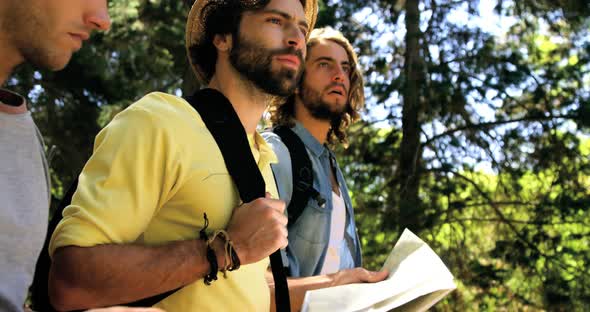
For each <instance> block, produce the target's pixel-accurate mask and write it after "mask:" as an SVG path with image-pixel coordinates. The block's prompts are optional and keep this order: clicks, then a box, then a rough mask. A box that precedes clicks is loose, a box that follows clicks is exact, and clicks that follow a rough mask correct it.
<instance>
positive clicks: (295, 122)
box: [263, 28, 387, 286]
mask: <svg viewBox="0 0 590 312" xmlns="http://www.w3.org/2000/svg"><path fill="white" fill-rule="evenodd" d="M363 104H364V91H363V78H362V75H361V72H360V70H359V66H358V60H357V55H356V53H355V52H354V49H353V47H352V45H351V44H350V42H349V41H348V40H347V39H346V38H345V37H344V36H343V35H342V33H340V32H339V31H336V30H334V29H332V28H322V29H314V30H313V32H312V33H311V35H310V38H309V40H308V42H307V59H306V61H305V71H304V74H303V78H302V80H301V83H300V85H299V87H298V88H297V90H296V91H295V94H294V95H293V96H291V97H290V98H289V99H288V100H287V101H286V102H283V103H282V104H280V105H277V106H273V107H272V108H271V110H270V111H271V120H272V122H273V125H274V126H277V125H278V126H282V127H283V129H282V130H283V131H285V130H289V131H291V133H293V135H294V136H295V137H296V138H298V139H299V140H301V143H302V146H304V148H305V151H304V153H305V152H306V155H307V156H308V157H309V159H310V162H311V165H312V168H311V170H312V171H313V186H312V187H313V189H314V190H315V191H314V192H313V193H315V194H316V195H315V196H310V197H309V198H306V201H305V202H300V203H299V204H301V203H302V204H303V205H302V206H301V207H297V208H296V207H295V206H294V205H296V203H294V201H291V199H292V196H293V194H294V191H293V183H294V182H293V173H292V165H291V155H293V154H291V153H290V149H291V150H292V149H294V148H296V147H294V146H293V145H288V144H287V143H289V144H293V143H291V141H290V140H288V139H287V140H285V142H283V140H282V139H281V137H280V136H279V135H277V134H276V133H274V132H265V133H264V134H263V135H264V137H265V139H266V140H267V141H268V143H269V145H271V146H272V148H273V150H274V151H275V153H276V155H277V157H278V159H279V162H278V163H277V164H274V165H273V166H272V168H273V172H274V174H275V178H276V182H277V185H278V191H279V194H280V196H281V197H280V198H281V199H283V200H285V201H286V203H287V205H288V206H287V212H288V213H291V211H292V210H294V209H300V211H301V212H300V215H299V216H298V218H297V219H296V221H295V222H293V219H290V224H289V227H288V229H289V244H288V247H287V256H288V259H289V273H290V275H291V276H293V277H306V276H319V275H321V276H324V278H323V279H324V280H325V283H326V285H328V286H331V285H340V284H347V283H355V282H378V281H381V280H383V279H384V278H386V277H387V272H385V271H382V272H370V271H367V270H365V269H363V268H362V267H361V249H360V241H359V239H358V235H357V233H356V226H355V222H354V212H353V209H352V202H351V200H350V197H349V195H348V189H347V187H346V183H345V180H344V177H343V175H342V172H341V170H340V167H339V166H338V162H337V161H336V157H335V155H334V153H333V152H332V150H331V149H330V147H329V144H331V145H334V144H337V143H340V144H347V136H346V132H345V131H346V129H347V127H348V126H349V125H350V124H351V123H352V122H353V121H355V120H357V119H358V117H359V111H360V110H361V109H362V108H363ZM280 131H281V130H279V131H277V130H275V132H277V133H280ZM303 280H305V279H303Z"/></svg>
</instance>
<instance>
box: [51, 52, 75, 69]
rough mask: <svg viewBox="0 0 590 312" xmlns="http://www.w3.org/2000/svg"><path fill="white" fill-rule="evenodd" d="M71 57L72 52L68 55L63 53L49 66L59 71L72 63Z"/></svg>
mask: <svg viewBox="0 0 590 312" xmlns="http://www.w3.org/2000/svg"><path fill="white" fill-rule="evenodd" d="M71 59H72V54H71V53H69V54H67V55H62V56H61V57H59V58H56V59H54V60H52V62H51V64H49V65H48V66H47V67H48V68H49V69H51V70H53V71H59V70H62V69H64V68H65V67H66V66H67V65H68V63H70V60H71Z"/></svg>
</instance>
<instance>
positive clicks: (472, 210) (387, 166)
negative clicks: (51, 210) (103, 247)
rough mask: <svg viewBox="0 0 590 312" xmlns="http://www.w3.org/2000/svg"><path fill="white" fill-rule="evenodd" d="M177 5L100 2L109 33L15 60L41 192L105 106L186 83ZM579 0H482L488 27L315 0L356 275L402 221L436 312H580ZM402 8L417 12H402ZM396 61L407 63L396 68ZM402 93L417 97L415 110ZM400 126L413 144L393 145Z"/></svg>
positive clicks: (582, 128) (584, 298)
mask: <svg viewBox="0 0 590 312" xmlns="http://www.w3.org/2000/svg"><path fill="white" fill-rule="evenodd" d="M185 2H186V1H174V0H112V1H109V6H110V13H111V17H112V20H113V25H112V29H111V30H110V31H109V32H107V33H105V34H95V35H94V36H93V37H92V38H91V40H90V42H89V44H86V45H85V47H84V48H83V49H82V50H81V51H80V52H79V53H77V54H76V55H75V56H74V58H73V60H72V62H71V63H70V65H69V66H68V67H67V68H66V70H64V71H61V72H58V73H51V72H45V71H36V70H34V69H33V68H31V67H29V66H22V67H21V68H19V70H18V71H17V72H16V73H15V74H14V76H13V77H12V78H11V79H10V80H9V87H10V88H12V89H14V90H16V91H18V92H20V93H23V94H28V95H29V98H30V102H31V105H32V108H33V110H32V111H33V115H34V117H35V119H36V121H37V123H38V125H39V127H40V129H41V131H42V133H43V134H44V136H45V140H46V143H47V145H48V146H56V147H57V148H56V149H55V157H54V160H53V162H52V179H53V182H54V183H53V186H54V188H53V190H52V191H53V194H54V197H55V198H54V201H55V200H57V198H60V197H61V196H62V194H63V193H64V191H65V190H66V189H67V187H68V186H69V184H70V181H71V180H72V178H73V177H74V176H75V175H77V174H78V173H79V171H80V169H81V167H82V166H83V164H84V162H85V161H86V159H87V158H88V156H89V155H90V153H91V149H92V143H93V140H94V136H95V135H96V133H97V132H98V131H99V130H100V128H101V127H103V126H104V125H105V124H106V123H107V122H108V121H109V120H111V119H112V117H113V116H114V115H115V114H116V113H118V112H119V111H121V110H122V109H124V108H125V107H127V106H128V105H130V104H131V103H132V102H133V101H134V100H136V99H138V98H139V97H141V96H143V95H145V94H146V93H148V92H152V91H164V92H169V93H175V94H180V93H181V92H182V91H181V90H183V91H185V92H190V90H192V89H194V88H195V87H197V85H196V84H195V81H194V78H193V77H192V74H191V72H190V70H189V68H188V66H187V61H186V56H185V49H184V25H185V19H186V14H187V13H188V7H187V6H186V3H185ZM189 2H190V1H189ZM586 2H587V1H570V0H559V1H552V0H551V1H550V0H524V1H501V0H498V1H495V2H494V14H496V15H497V16H501V17H502V21H503V25H504V26H503V27H501V28H500V30H497V31H491V30H489V29H486V28H485V26H483V24H482V23H481V22H479V23H478V22H470V20H472V19H474V18H476V17H477V16H478V14H479V6H480V5H481V4H482V3H484V1H478V0H467V1H454V0H440V1H419V0H405V1H404V0H396V1H385V0H379V1H360V0H340V1H336V0H326V1H320V8H321V10H320V15H319V19H318V26H328V25H329V26H333V27H335V28H337V29H340V30H341V31H343V32H344V33H345V35H346V36H347V37H348V38H349V39H350V40H351V42H353V43H354V46H355V48H356V50H357V52H358V53H359V55H360V62H361V67H362V69H363V71H364V77H365V81H366V86H367V88H366V94H367V110H366V111H365V114H364V118H363V120H362V121H361V122H359V123H357V124H355V125H354V126H353V127H352V128H351V129H350V132H349V133H350V138H351V144H350V148H348V149H338V150H337V153H338V157H339V159H340V162H341V164H342V165H343V171H344V175H345V176H346V177H347V182H348V186H349V188H350V190H351V197H352V199H353V204H354V206H355V208H356V212H355V213H356V219H357V223H358V225H359V226H358V227H359V232H360V233H359V234H360V236H361V239H362V242H363V246H364V249H363V253H364V259H365V264H366V265H367V266H368V267H369V268H373V269H378V268H379V267H380V266H381V264H382V263H383V261H384V260H385V257H386V256H387V253H388V251H389V250H390V249H391V248H392V246H393V244H394V243H395V241H396V240H397V238H398V236H399V235H400V234H401V232H402V230H403V229H402V224H404V223H405V222H406V221H407V220H404V218H405V216H413V217H416V219H417V220H418V222H414V223H411V224H412V225H413V226H414V227H413V228H412V230H413V231H414V232H416V233H417V234H418V235H419V236H420V237H422V238H423V239H425V240H426V241H427V242H428V243H429V244H430V245H431V246H432V247H433V248H434V250H436V251H437V253H438V254H439V255H440V256H441V257H442V259H443V260H444V261H445V263H446V264H447V265H448V266H449V268H450V269H451V271H452V272H453V274H454V275H455V277H456V278H457V284H458V289H457V290H456V291H455V292H453V293H451V294H450V295H449V296H448V297H447V298H446V299H445V300H444V301H443V302H442V303H440V304H439V305H437V306H436V307H435V310H437V311H438V310H440V311H496V310H501V311H522V310H525V311H537V310H556V311H583V310H584V309H587V308H586V306H585V305H586V303H587V302H590V287H589V286H588V285H590V277H589V275H590V272H588V269H587V267H588V263H589V262H590V249H589V246H590V243H589V242H588V237H589V235H590V212H589V211H588V207H589V206H590V133H589V131H590V74H589V73H590V71H589V69H590V39H589V38H590V36H589V35H590V33H589V29H590V28H589V27H588V26H590V19H589V16H590V5H588V4H587V3H586ZM412 4H414V5H415V4H419V9H420V12H419V16H418V17H419V19H416V20H414V19H410V20H407V19H406V7H408V6H410V5H412ZM457 15H459V16H463V18H461V19H458V18H456V16H457ZM408 23H409V24H408ZM411 23H418V24H411ZM408 26H419V29H420V32H419V34H417V35H416V36H417V38H418V42H419V47H420V48H419V49H418V51H411V52H409V51H410V50H409V49H408V48H407V46H406V42H407V41H406V39H411V38H407V32H406V27H408ZM410 59H411V60H412V61H413V62H414V63H413V64H415V66H416V68H418V69H419V70H417V71H416V70H415V71H410V70H409V68H408V65H407V64H408V60H410ZM409 82H412V83H413V84H412V86H415V88H413V89H412V88H409V86H410V85H409ZM410 91H412V92H410ZM407 103H417V105H416V106H414V107H412V109H413V110H414V112H415V114H413V115H412V114H409V113H408V112H409V111H408V107H407V105H406V106H404V105H405V104H407ZM409 125H414V126H415V127H410V126H409ZM404 136H405V138H406V139H407V138H409V137H412V136H413V137H417V138H418V141H419V146H418V147H417V148H416V149H415V150H408V149H403V148H402V147H401V146H402V143H403V140H404ZM408 155H409V156H411V157H407V156H408ZM402 169H403V170H402ZM402 171H404V172H406V173H410V174H409V175H408V174H401V172H402ZM412 187H415V188H416V189H417V192H415V193H413V192H406V191H407V190H408V189H409V188H412Z"/></svg>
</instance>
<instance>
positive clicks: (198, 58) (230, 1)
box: [189, 0, 270, 81]
mask: <svg viewBox="0 0 590 312" xmlns="http://www.w3.org/2000/svg"><path fill="white" fill-rule="evenodd" d="M269 2H270V0H252V1H240V0H213V1H211V2H209V3H208V4H207V5H206V6H205V7H204V8H203V19H204V20H205V39H204V40H202V41H201V44H195V45H193V46H191V47H189V52H190V56H189V57H190V58H191V60H192V62H193V64H196V65H198V66H200V67H201V69H202V70H203V71H204V73H205V75H206V77H205V78H206V79H207V81H210V80H211V77H212V76H213V74H214V73H215V63H216V62H217V49H216V48H215V46H214V45H213V38H215V35H227V34H232V35H234V36H235V35H236V34H237V33H238V28H239V25H240V21H241V19H242V15H243V13H244V12H245V11H253V10H258V9H261V8H264V7H265V6H266V5H267V4H268V3H269Z"/></svg>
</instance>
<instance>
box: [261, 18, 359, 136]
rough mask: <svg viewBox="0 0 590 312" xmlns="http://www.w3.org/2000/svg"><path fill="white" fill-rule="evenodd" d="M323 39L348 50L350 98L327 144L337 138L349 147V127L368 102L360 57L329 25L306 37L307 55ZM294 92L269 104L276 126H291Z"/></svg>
mask: <svg viewBox="0 0 590 312" xmlns="http://www.w3.org/2000/svg"><path fill="white" fill-rule="evenodd" d="M322 40H330V41H333V42H335V43H336V44H338V45H340V46H341V47H342V48H344V50H346V54H348V61H349V62H350V77H349V79H350V90H349V92H348V101H347V103H346V108H345V109H344V111H343V112H342V115H340V116H339V117H337V118H334V119H333V120H331V122H330V125H331V127H330V131H329V132H328V137H327V141H328V144H331V145H334V144H336V143H337V142H338V143H340V144H342V145H343V146H344V147H348V138H347V135H346V129H348V127H349V126H350V125H351V124H352V123H354V122H355V121H357V120H359V119H360V114H359V112H360V111H361V110H362V109H363V108H364V106H365V92H364V82H363V76H362V73H361V71H360V69H359V64H358V57H357V55H356V53H355V52H354V49H353V48H352V45H351V44H350V42H349V41H348V39H346V38H345V37H344V35H343V34H342V33H341V32H339V31H337V30H335V29H333V28H330V27H326V28H317V29H314V30H313V31H312V32H311V34H310V36H309V40H308V41H307V55H310V51H311V49H313V47H314V46H315V45H317V44H318V43H319V42H320V41H322ZM295 96H296V95H291V96H290V97H289V98H288V99H287V100H286V101H284V102H282V103H274V104H272V105H270V108H269V113H270V120H271V123H272V125H273V126H275V125H286V126H290V127H292V126H293V125H294V123H295Z"/></svg>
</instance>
